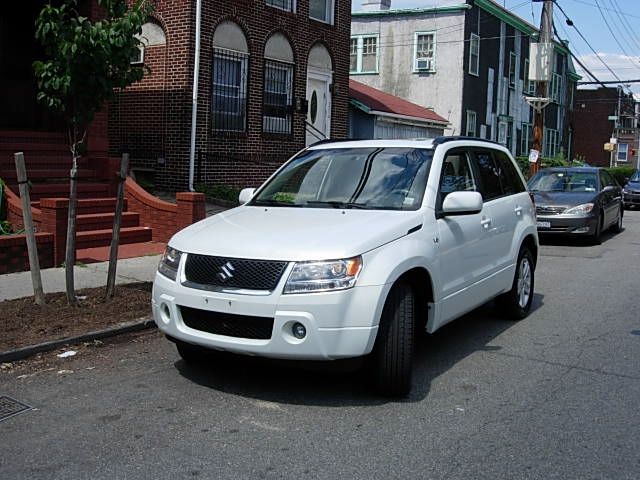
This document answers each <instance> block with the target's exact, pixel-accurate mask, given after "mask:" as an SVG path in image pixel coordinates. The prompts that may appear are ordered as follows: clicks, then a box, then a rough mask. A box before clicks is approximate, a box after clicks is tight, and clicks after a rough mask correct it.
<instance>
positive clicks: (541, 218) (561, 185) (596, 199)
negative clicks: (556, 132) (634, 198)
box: [528, 167, 624, 243]
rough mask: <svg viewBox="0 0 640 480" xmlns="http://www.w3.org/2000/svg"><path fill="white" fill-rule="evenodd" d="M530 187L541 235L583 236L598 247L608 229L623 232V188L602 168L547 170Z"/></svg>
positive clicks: (540, 173) (539, 174) (535, 176)
mask: <svg viewBox="0 0 640 480" xmlns="http://www.w3.org/2000/svg"><path fill="white" fill-rule="evenodd" d="M528 187H529V191H530V192H532V193H533V195H534V200H535V204H536V214H537V226H538V232H539V233H544V234H565V235H580V236H585V237H588V238H590V239H591V240H592V241H593V242H595V243H599V242H600V237H601V234H602V232H604V231H605V230H607V229H608V228H611V229H612V230H613V231H614V232H620V231H621V230H622V216H623V210H624V209H623V205H622V188H620V185H618V183H617V182H616V180H615V179H614V178H613V176H612V175H611V174H609V172H607V171H606V170H605V169H603V168H597V167H571V168H567V167H554V168H545V169H543V170H540V171H539V172H538V173H537V174H535V175H534V176H533V177H532V178H531V180H529V184H528Z"/></svg>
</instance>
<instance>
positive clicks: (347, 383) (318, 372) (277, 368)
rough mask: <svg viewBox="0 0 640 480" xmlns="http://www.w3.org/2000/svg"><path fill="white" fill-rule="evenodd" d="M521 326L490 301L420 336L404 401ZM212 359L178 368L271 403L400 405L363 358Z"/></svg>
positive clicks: (420, 395) (537, 303)
mask: <svg viewBox="0 0 640 480" xmlns="http://www.w3.org/2000/svg"><path fill="white" fill-rule="evenodd" d="M542 305H543V297H542V295H539V294H535V296H534V300H533V305H532V313H533V311H535V310H537V309H538V308H540V307H541V306H542ZM523 321H527V320H526V319H525V320H523ZM515 324H516V322H512V321H509V320H505V319H502V318H500V317H499V314H498V312H497V311H496V310H495V308H494V307H493V302H489V303H488V304H486V305H484V306H482V307H480V308H478V309H476V310H474V311H473V312H471V313H469V314H467V315H465V316H463V317H461V318H460V319H458V320H456V321H454V322H452V323H450V324H449V325H446V326H445V327H443V328H441V329H440V330H438V331H437V332H436V333H434V334H432V335H428V334H426V333H425V334H421V335H419V336H418V340H417V342H416V343H417V347H416V354H415V358H414V371H413V382H414V384H413V389H412V391H411V394H410V395H409V397H407V398H405V399H401V400H399V401H401V402H419V401H421V400H423V399H424V398H425V397H426V396H427V395H428V394H429V390H430V388H431V382H432V380H433V379H435V378H437V377H438V376H440V375H442V374H443V373H445V372H446V371H447V370H449V369H450V368H451V367H453V366H454V365H456V363H458V362H459V361H460V360H462V359H464V358H465V357H467V356H468V355H471V354H473V353H475V352H478V351H493V350H496V349H500V348H501V347H492V346H489V343H491V341H492V340H493V339H494V338H496V337H497V336H498V335H500V334H501V333H502V332H504V331H506V330H507V329H509V328H510V327H512V326H513V325H515ZM209 360H210V363H209V364H207V365H202V366H191V365H188V364H187V363H185V362H184V361H182V360H179V361H177V362H176V363H175V367H176V368H177V370H178V371H179V372H180V374H181V375H182V376H184V377H185V378H187V379H189V380H191V381H193V382H195V383H197V384H199V385H202V386H204V387H207V388H212V389H216V390H219V391H223V392H228V393H231V394H234V395H241V396H244V397H250V398H254V399H259V400H264V401H270V402H277V403H284V404H293V405H315V406H336V407H343V406H357V405H381V404H385V403H387V402H391V401H396V400H395V399H390V398H386V397H381V396H379V395H377V394H376V393H375V391H374V390H373V389H372V388H371V386H370V382H369V376H368V373H367V370H366V368H363V367H366V365H365V362H364V361H363V360H362V359H356V360H350V361H334V362H301V361H295V360H289V361H281V360H270V359H265V358H259V357H249V356H244V355H235V354H231V353H223V352H215V353H212V355H211V356H210V358H209Z"/></svg>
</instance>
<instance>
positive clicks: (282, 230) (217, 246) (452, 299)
mask: <svg viewBox="0 0 640 480" xmlns="http://www.w3.org/2000/svg"><path fill="white" fill-rule="evenodd" d="M240 201H241V203H244V204H243V205H241V206H240V207H237V208H234V209H232V210H228V211H226V212H224V213H220V214H218V215H215V216H213V217H210V218H207V219H205V220H202V221H201V222H198V223H196V224H194V225H191V226H189V227H187V228H185V229H184V230H182V231H180V232H178V233H177V234H176V235H174V236H173V238H172V239H171V240H170V241H169V244H168V247H167V250H166V252H165V254H164V256H163V257H162V260H161V262H160V265H159V268H158V273H157V275H156V278H155V282H154V286H153V315H154V318H155V321H156V323H157V324H158V327H159V328H160V330H162V331H163V332H164V333H165V334H166V335H167V336H168V338H169V339H170V340H172V341H174V342H175V343H176V344H177V348H178V351H179V353H180V355H181V356H182V358H183V359H184V360H185V361H187V362H194V361H198V360H201V359H202V355H201V354H202V351H203V350H205V349H206V348H208V349H216V350H225V351H229V352H236V353H244V354H249V355H259V356H264V357H275V358H287V359H314V360H333V359H339V358H349V357H358V356H364V355H370V357H369V359H370V360H371V368H373V369H374V373H375V378H376V382H377V386H378V388H379V389H380V390H381V391H382V392H384V393H387V394H392V395H404V394H407V393H408V392H409V390H410V387H411V371H412V357H413V346H414V338H415V335H416V332H417V330H419V329H422V330H426V331H427V332H434V331H435V330H437V329H438V328H440V327H441V326H443V325H444V324H446V323H447V322H450V321H451V320H454V319H455V318H457V317H459V316H461V315H463V314H464V313H466V312H469V311H470V310H472V309H474V308H476V307H478V306H479V305H481V304H483V303H485V302H487V301H488V300H491V299H492V298H494V297H498V298H497V300H498V302H497V305H499V306H500V308H501V309H502V310H503V311H504V312H505V313H506V314H508V316H510V317H511V318H516V319H520V318H523V317H525V316H526V315H527V314H528V312H529V309H530V307H531V301H532V299H533V284H534V269H535V265H536V259H537V252H538V236H537V230H536V222H535V211H534V205H533V202H532V200H531V197H530V195H529V193H528V192H527V190H526V187H525V181H524V178H523V177H522V174H521V173H520V171H519V170H518V168H517V166H516V164H515V162H514V160H513V158H512V157H511V155H510V154H509V151H508V150H507V149H505V148H504V147H502V146H500V145H497V144H494V143H491V142H486V141H480V140H473V139H468V138H460V137H440V138H436V139H429V140H377V141H347V142H322V143H320V144H316V145H313V146H311V147H309V148H307V149H305V150H303V151H302V152H301V153H299V154H297V155H296V156H294V157H293V158H292V159H291V160H289V161H288V162H287V163H285V164H284V165H283V166H282V167H281V168H280V169H279V170H278V171H277V172H276V173H275V174H274V175H273V176H272V177H271V178H270V179H269V180H268V181H267V182H266V183H265V184H264V185H262V187H260V188H259V189H258V190H257V191H254V190H253V189H245V190H243V191H242V192H241V194H240ZM203 347H206V348H205V349H203Z"/></svg>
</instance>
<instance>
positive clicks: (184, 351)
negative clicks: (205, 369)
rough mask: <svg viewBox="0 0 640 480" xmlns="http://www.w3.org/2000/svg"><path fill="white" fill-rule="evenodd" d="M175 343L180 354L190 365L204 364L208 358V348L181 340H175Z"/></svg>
mask: <svg viewBox="0 0 640 480" xmlns="http://www.w3.org/2000/svg"><path fill="white" fill-rule="evenodd" d="M175 343H176V349H177V350H178V354H179V355H180V357H181V358H182V360H184V361H185V363H187V364H188V365H191V366H198V365H202V364H203V363H204V362H205V361H206V360H207V356H208V350H207V349H206V348H203V347H199V346H197V345H192V344H191V343H187V342H183V341H181V340H175Z"/></svg>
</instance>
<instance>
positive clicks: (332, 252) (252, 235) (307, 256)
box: [169, 206, 423, 261]
mask: <svg viewBox="0 0 640 480" xmlns="http://www.w3.org/2000/svg"><path fill="white" fill-rule="evenodd" d="M422 216H423V214H422V213H419V212H417V211H389V210H383V211H380V210H377V211H376V210H355V209H349V210H342V209H324V208H322V209H321V208H289V207H268V208H265V207H253V206H241V207H237V208H234V209H233V210H228V211H226V212H223V213H220V214H218V215H215V216H213V217H209V218H206V219H204V220H202V221H200V222H198V223H195V224H193V225H191V226H189V227H187V228H185V229H184V230H181V231H180V232H178V233H176V234H175V235H174V236H173V238H172V239H171V240H170V241H169V244H170V245H171V246H172V247H174V248H177V249H178V250H180V251H183V252H187V253H198V254H203V255H215V256H222V257H235V258H252V259H259V260H286V261H304V260H330V259H337V258H348V257H353V256H355V255H360V254H362V253H365V252H367V251H369V250H372V249H374V248H377V247H379V246H380V245H383V244H385V243H388V242H391V241H393V240H396V239H398V238H400V237H403V236H404V235H406V234H407V231H408V230H409V229H411V228H413V227H415V226H417V225H420V224H422Z"/></svg>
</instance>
